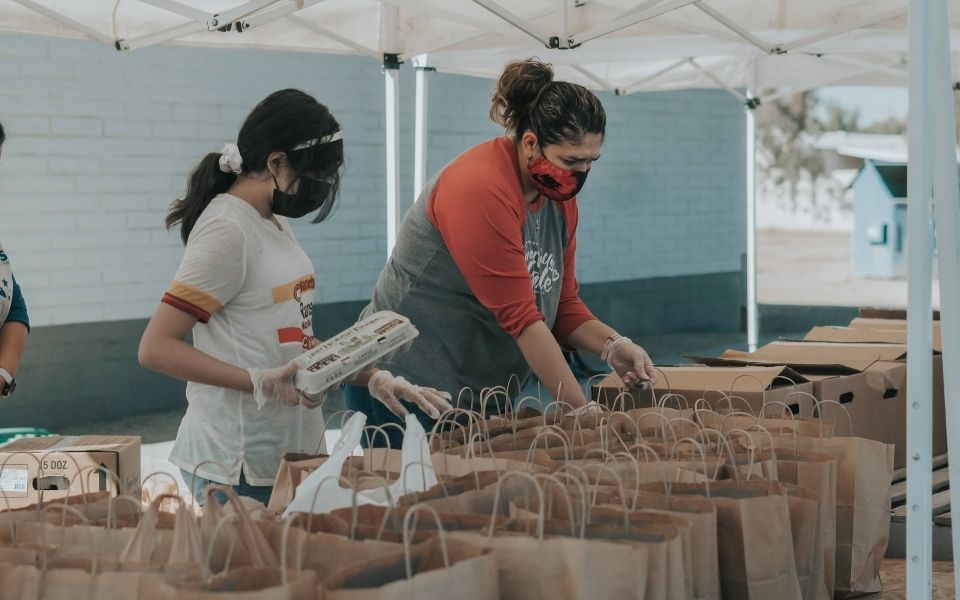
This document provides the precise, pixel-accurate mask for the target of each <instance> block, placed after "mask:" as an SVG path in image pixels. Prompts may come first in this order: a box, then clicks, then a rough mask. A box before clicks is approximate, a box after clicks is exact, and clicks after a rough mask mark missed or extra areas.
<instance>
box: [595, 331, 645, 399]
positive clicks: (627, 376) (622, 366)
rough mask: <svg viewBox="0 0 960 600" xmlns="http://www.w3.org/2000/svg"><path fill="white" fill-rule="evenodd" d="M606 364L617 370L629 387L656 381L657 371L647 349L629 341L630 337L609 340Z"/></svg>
mask: <svg viewBox="0 0 960 600" xmlns="http://www.w3.org/2000/svg"><path fill="white" fill-rule="evenodd" d="M605 358H606V360H607V365H609V366H610V368H611V369H612V370H614V371H616V372H617V375H619V376H620V379H622V380H623V382H624V383H625V384H627V385H628V386H631V387H641V386H642V385H643V384H644V383H649V384H650V385H653V384H655V383H656V382H657V372H656V370H655V369H654V368H653V361H651V360H650V355H649V354H647V351H646V350H644V349H643V348H641V347H640V346H638V345H637V344H634V343H633V342H632V341H630V338H625V337H622V336H621V337H618V338H616V339H614V340H613V342H611V344H610V346H609V349H608V350H607V351H606V357H605Z"/></svg>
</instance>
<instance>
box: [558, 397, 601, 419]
mask: <svg viewBox="0 0 960 600" xmlns="http://www.w3.org/2000/svg"><path fill="white" fill-rule="evenodd" d="M600 410H601V409H600V405H599V404H597V403H596V402H593V401H590V402H587V403H586V404H584V405H583V406H581V407H580V408H575V409H573V410H571V411H569V412H567V414H565V415H564V416H565V417H582V416H584V415H588V414H590V413H592V412H594V411H596V412H597V413H599V412H600Z"/></svg>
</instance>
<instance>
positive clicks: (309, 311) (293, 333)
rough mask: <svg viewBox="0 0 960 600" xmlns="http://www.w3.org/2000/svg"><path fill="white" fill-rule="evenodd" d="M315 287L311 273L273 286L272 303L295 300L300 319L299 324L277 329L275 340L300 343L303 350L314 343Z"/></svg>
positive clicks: (282, 342) (284, 342)
mask: <svg viewBox="0 0 960 600" xmlns="http://www.w3.org/2000/svg"><path fill="white" fill-rule="evenodd" d="M316 287H317V280H316V279H315V278H314V277H313V275H307V276H304V277H300V278H298V279H295V280H293V281H291V282H290V283H285V284H283V285H280V286H277V287H275V288H273V303H274V304H280V303H281V302H290V301H293V302H296V303H297V304H298V305H299V306H300V317H301V319H302V321H301V322H300V324H299V326H293V325H291V326H288V327H281V328H279V329H277V341H278V342H280V343H281V344H300V345H301V346H302V347H303V348H304V349H305V350H306V349H309V348H312V347H313V346H314V345H315V343H316V338H314V337H313V294H308V293H307V292H312V291H313V290H314V288H316Z"/></svg>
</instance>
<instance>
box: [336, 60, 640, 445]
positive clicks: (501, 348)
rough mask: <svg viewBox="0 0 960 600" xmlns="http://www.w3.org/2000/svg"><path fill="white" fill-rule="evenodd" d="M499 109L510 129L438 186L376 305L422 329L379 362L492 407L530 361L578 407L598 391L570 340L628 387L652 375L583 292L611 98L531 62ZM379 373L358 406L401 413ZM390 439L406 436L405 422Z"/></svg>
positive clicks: (499, 93) (417, 210)
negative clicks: (497, 392) (586, 192)
mask: <svg viewBox="0 0 960 600" xmlns="http://www.w3.org/2000/svg"><path fill="white" fill-rule="evenodd" d="M490 116H491V118H492V119H493V120H494V121H495V122H497V123H499V124H501V125H503V126H504V128H505V129H506V130H507V133H508V134H509V135H508V136H507V137H499V138H496V139H493V140H490V141H488V142H484V143H482V144H480V145H478V146H475V147H473V148H471V149H469V150H467V151H466V152H464V153H463V154H462V155H460V156H459V157H458V158H456V159H455V160H454V161H453V162H452V163H450V164H449V165H447V166H446V167H445V168H444V169H443V170H442V171H441V172H440V173H438V174H437V175H436V176H434V178H433V179H432V180H431V181H430V182H429V183H428V184H427V185H426V187H425V188H424V191H423V193H422V194H421V195H420V197H419V198H418V199H417V201H416V202H415V203H414V205H413V207H412V208H411V209H410V211H409V212H408V213H407V215H406V217H405V218H404V221H403V224H402V225H401V227H400V232H399V235H398V238H397V245H396V248H395V249H394V251H393V254H392V256H391V257H390V260H389V262H388V263H387V265H386V267H385V268H384V269H383V271H382V272H381V273H380V277H379V279H378V281H377V285H376V288H375V289H374V292H373V298H372V300H371V302H370V304H369V305H368V306H367V307H366V309H365V310H364V314H369V313H370V312H373V311H377V310H385V309H386V310H393V311H396V312H398V313H400V314H403V315H406V316H407V317H409V318H410V320H411V321H412V322H413V323H414V325H416V327H417V328H418V329H419V330H420V336H419V337H418V338H417V339H416V340H415V341H414V343H413V346H412V348H411V350H410V351H409V352H406V353H403V354H398V355H396V356H394V357H393V358H392V359H391V360H390V361H389V362H386V363H384V364H382V365H381V368H382V369H384V373H385V374H384V375H383V376H384V377H386V375H387V374H389V373H388V372H392V373H393V374H394V375H398V376H402V377H404V378H407V379H411V380H413V381H417V382H418V383H422V384H423V385H427V386H430V387H433V388H436V389H439V390H443V391H446V392H450V393H451V394H453V395H454V396H457V395H458V393H459V392H460V390H461V389H462V388H465V387H466V388H470V389H472V390H473V392H474V393H473V394H472V397H473V398H474V399H477V402H475V404H474V405H473V406H471V407H470V408H472V409H474V410H480V408H481V407H480V406H479V401H478V400H479V393H480V390H482V389H483V388H485V387H492V386H495V385H501V386H502V385H506V384H507V382H508V379H509V378H510V376H511V375H517V376H518V377H519V378H520V380H521V381H524V380H526V378H527V377H528V376H529V374H530V372H531V371H532V372H533V373H535V374H536V376H537V377H538V378H539V380H540V381H541V382H542V384H543V385H544V386H545V387H546V389H547V390H550V392H551V393H552V394H553V395H554V397H555V398H557V399H558V400H563V401H564V402H566V403H568V404H570V405H572V406H573V407H575V408H579V407H582V406H584V405H586V403H587V398H586V397H585V396H584V394H583V391H582V390H581V389H580V386H579V385H578V383H577V380H576V378H575V377H574V375H573V373H572V372H571V370H570V367H569V366H568V364H567V362H566V361H565V360H564V357H563V353H562V351H561V347H567V348H573V349H577V350H583V351H587V352H591V353H593V354H597V355H600V356H601V357H602V358H604V359H605V360H606V361H607V362H608V364H609V365H610V367H611V368H612V369H614V370H616V372H617V373H619V374H620V376H621V377H622V378H623V380H624V381H625V382H626V383H627V384H628V385H631V386H639V385H641V384H642V383H643V382H646V381H652V380H653V379H654V370H653V364H652V363H651V362H650V358H649V356H648V355H647V353H646V352H645V351H644V350H643V348H641V347H640V346H638V345H636V344H634V343H633V342H631V341H630V340H629V339H627V338H625V337H622V336H620V335H619V334H617V332H616V331H614V330H613V329H612V328H611V327H609V326H607V325H605V324H604V323H602V322H601V321H600V320H598V319H597V318H596V317H595V316H594V315H593V314H592V313H591V312H590V311H589V310H588V309H587V307H586V306H585V305H584V304H583V302H582V301H581V300H580V297H579V293H578V291H579V286H578V284H577V279H576V273H575V266H574V258H575V253H576V246H577V241H576V230H577V217H578V212H577V200H576V194H577V192H579V191H580V188H581V187H582V186H583V184H584V182H585V181H586V179H587V175H588V173H589V171H590V166H591V165H592V164H593V162H594V161H595V160H598V159H599V158H600V148H601V145H602V143H603V136H604V129H605V126H606V114H605V112H604V110H603V106H602V105H601V104H600V100H599V99H598V98H597V97H596V96H595V95H594V94H593V93H592V92H590V91H589V90H587V89H586V88H584V87H582V86H579V85H574V84H571V83H566V82H561V81H554V80H553V69H552V68H551V67H550V66H549V65H546V64H543V63H540V62H537V61H534V60H526V61H520V62H514V63H511V64H510V65H508V66H507V67H506V68H505V69H504V71H503V74H502V75H501V76H500V80H499V82H498V83H497V87H496V90H495V92H494V95H493V102H492V106H491V109H490ZM377 383H378V378H377V377H374V378H372V379H371V380H370V383H369V385H368V389H366V390H365V389H363V388H361V387H356V386H347V389H346V393H347V404H348V406H349V407H350V408H353V409H354V410H359V411H362V412H365V413H366V414H367V415H368V417H370V418H369V419H368V423H372V424H383V423H385V422H396V421H397V417H396V416H394V415H393V414H392V413H391V412H390V411H389V410H387V409H386V408H385V407H384V406H383V405H382V404H381V402H374V401H373V399H374V398H377V399H380V397H381V396H382V395H383V392H382V391H381V390H380V389H378V386H377ZM558 392H559V393H558ZM465 397H471V395H470V394H467V395H465ZM490 404H491V406H488V407H487V409H488V410H493V409H494V407H493V406H492V404H493V403H492V402H491V403H490ZM500 408H501V410H502V407H500ZM411 409H412V410H414V412H415V413H416V414H417V415H418V416H419V417H420V418H421V420H422V421H424V423H425V425H427V426H429V425H430V424H431V420H430V418H429V416H428V415H426V414H425V413H423V412H422V411H420V410H419V409H417V408H416V407H411ZM389 429H390V431H391V432H392V431H393V429H394V428H389ZM391 438H392V439H391V440H390V442H391V445H392V446H393V447H398V444H399V442H400V437H399V432H396V435H392V436H391ZM377 441H378V442H379V443H383V440H382V439H378V440H377Z"/></svg>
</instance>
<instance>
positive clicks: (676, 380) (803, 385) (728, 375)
mask: <svg viewBox="0 0 960 600" xmlns="http://www.w3.org/2000/svg"><path fill="white" fill-rule="evenodd" d="M658 368H659V369H660V372H659V373H658V374H657V384H656V386H654V391H655V392H656V395H657V398H661V397H663V395H664V394H667V393H668V392H672V393H675V394H680V395H681V396H683V397H684V398H685V399H686V400H687V403H689V405H690V407H691V408H692V407H693V405H694V403H696V401H697V400H699V399H700V398H703V397H704V396H706V398H707V401H708V402H709V403H710V405H711V406H716V404H717V401H718V400H719V399H720V398H721V396H722V395H724V394H732V395H734V396H739V397H741V398H743V399H744V400H746V401H747V403H748V404H750V407H751V408H752V409H753V411H754V413H758V412H759V411H760V409H761V408H762V407H763V405H764V404H766V403H768V402H784V403H786V404H787V405H788V406H790V408H791V410H792V411H793V412H794V414H802V415H804V416H809V415H810V411H811V410H812V408H813V401H812V400H811V399H810V398H809V397H805V396H802V395H795V396H793V397H790V394H792V393H793V392H795V391H798V392H806V393H808V394H813V384H812V383H810V382H809V381H808V380H807V379H806V378H804V377H803V376H802V375H800V374H799V373H797V372H795V371H793V370H792V369H790V368H787V367H783V366H776V367H757V366H736V367H704V366H699V365H684V366H677V367H658ZM622 386H623V382H622V381H621V380H620V377H619V376H618V375H616V374H615V373H614V374H610V375H608V376H607V377H606V378H605V379H604V380H603V381H601V382H600V384H599V385H595V386H594V387H593V390H591V397H592V398H593V399H594V400H596V401H597V402H599V403H600V404H603V405H604V406H606V407H608V408H614V401H615V399H616V398H617V396H618V394H620V393H621V392H622V391H624V390H621V389H620V388H621V387H622ZM628 393H629V394H630V402H624V403H625V404H627V406H626V407H625V410H631V409H634V408H642V407H647V406H653V395H652V394H651V392H650V390H649V389H648V390H629V391H628ZM788 398H789V401H788V400H787V399H788ZM625 400H626V398H625ZM667 402H668V406H670V407H673V408H676V402H675V401H672V400H668V401H667ZM738 404H739V406H738ZM621 406H622V404H621V403H620V402H617V403H616V408H617V410H620V408H621ZM733 406H734V409H735V410H744V408H745V407H744V406H742V403H740V402H739V401H734V403H733Z"/></svg>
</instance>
